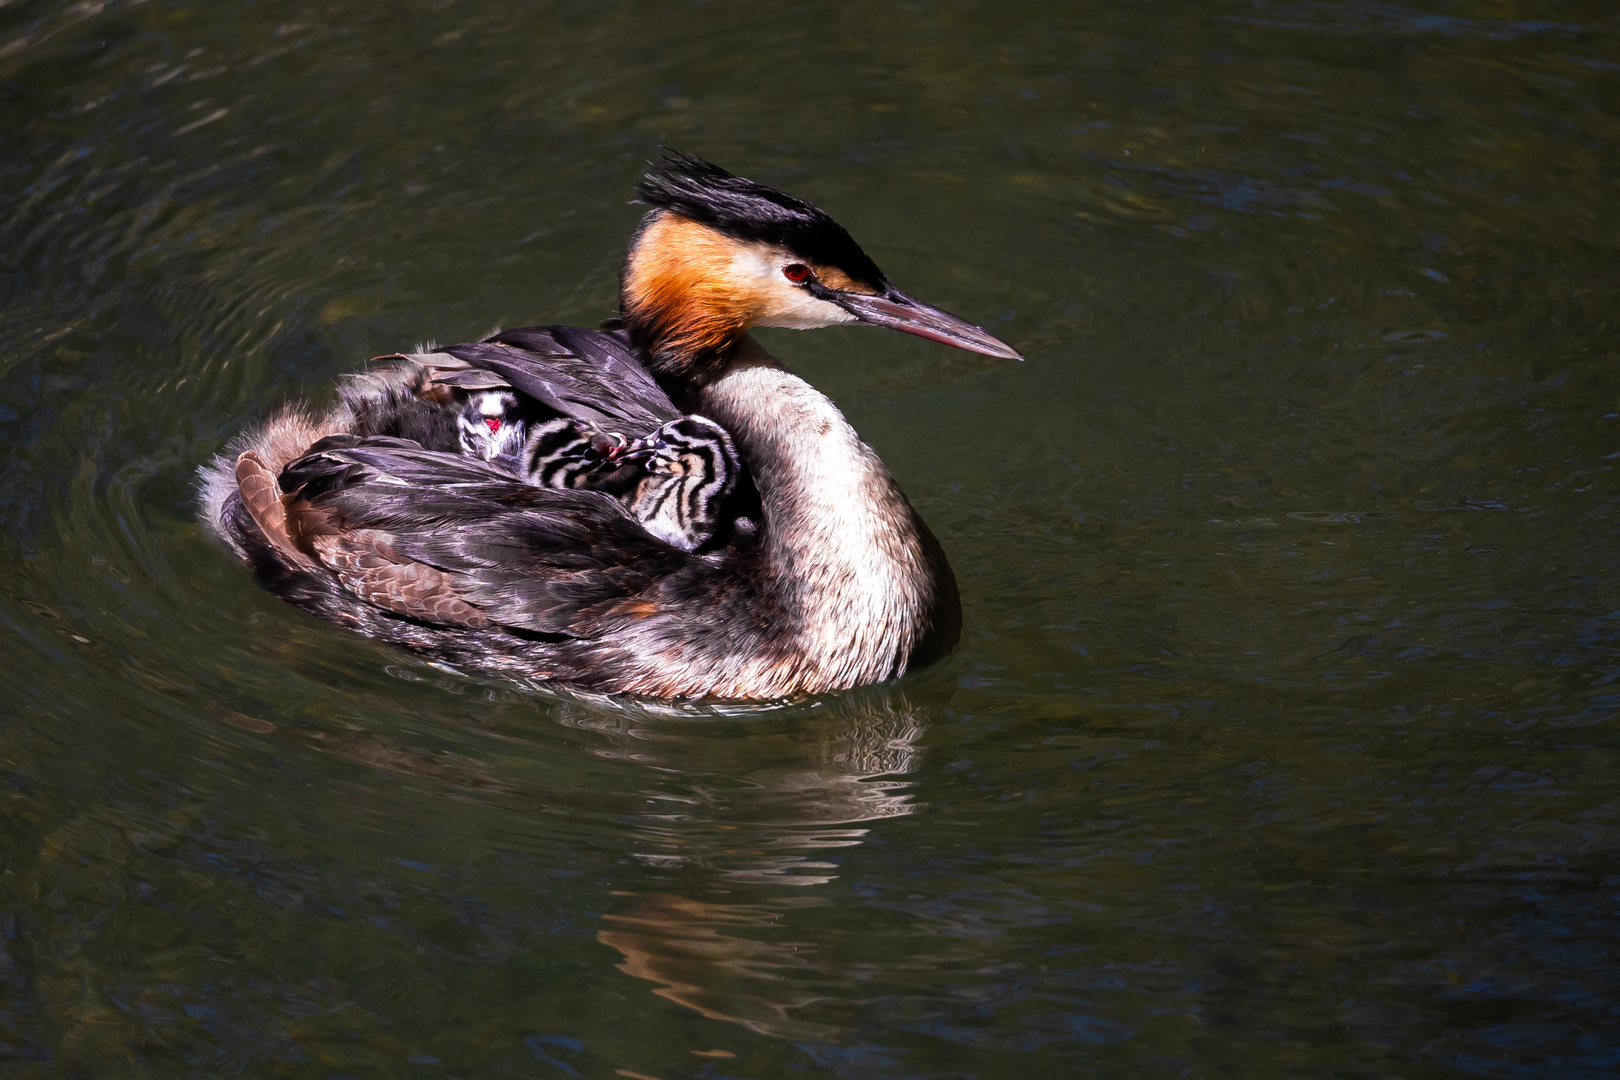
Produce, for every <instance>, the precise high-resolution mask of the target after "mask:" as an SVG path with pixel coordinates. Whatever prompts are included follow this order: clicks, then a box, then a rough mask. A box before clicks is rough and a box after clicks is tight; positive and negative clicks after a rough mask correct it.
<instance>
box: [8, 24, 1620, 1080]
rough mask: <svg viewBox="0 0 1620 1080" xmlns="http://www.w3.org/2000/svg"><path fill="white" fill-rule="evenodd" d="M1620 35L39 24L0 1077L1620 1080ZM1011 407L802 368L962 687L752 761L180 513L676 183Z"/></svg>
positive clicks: (1354, 27) (768, 747)
mask: <svg viewBox="0 0 1620 1080" xmlns="http://www.w3.org/2000/svg"><path fill="white" fill-rule="evenodd" d="M1617 103H1620V17H1617V16H1616V14H1614V12H1613V6H1612V5H1611V4H1609V3H1606V2H1598V0H1563V2H1558V0H1546V2H1532V0H1525V2H1515V0H1475V2H1462V0H1459V2H1449V3H1448V2H1445V0H1429V2H1423V3H1413V4H1396V3H1373V2H1361V0H1344V2H1328V0H1258V2H1249V0H1243V2H1237V0H1230V2H1212V3H1205V4H1180V3H1169V2H1159V3H1151V2H1150V3H1142V2H1136V3H1132V2H1127V0H1096V2H1088V3H1071V4H1054V3H1048V4H1031V3H1002V4H997V5H978V4H964V3H936V4H927V5H913V6H904V5H889V4H865V3H848V2H846V3H838V4H831V3H797V4H787V3H770V2H765V3H756V4H748V5H723V4H714V3H709V4H665V5H631V4H613V3H593V4H523V5H518V4H510V3H491V2H484V0H463V2H459V3H454V2H431V3H430V2H414V3H412V2H408V3H394V4H387V5H382V4H367V3H360V2H355V0H335V2H332V3H327V4H323V5H319V6H314V5H305V4H298V3H243V2H224V3H217V4H211V5H200V4H191V3H185V2H181V0H147V2H120V0H109V2H99V0H96V2H82V3H73V4H67V3H61V2H55V3H45V2H29V0H10V2H0V252H3V253H4V257H3V258H0V476H3V481H4V482H3V485H0V523H3V524H0V560H3V565H4V567H5V575H4V577H5V587H4V588H3V589H0V643H3V646H4V656H5V658H6V663H5V665H4V667H3V669H0V720H3V723H0V767H3V775H0V779H3V784H0V792H3V793H4V799H5V801H4V813H3V814H0V864H3V868H4V872H3V874H0V944H3V946H4V952H3V954H0V1072H4V1073H5V1074H6V1075H8V1076H18V1077H45V1076H52V1077H54V1076H87V1077H88V1076H97V1077H125V1076H128V1077H138V1076H153V1075H158V1076H198V1077H202V1076H218V1075H224V1074H233V1073H240V1074H243V1075H248V1076H295V1077H331V1076H356V1077H361V1076H363V1077H372V1078H380V1077H438V1076H443V1077H455V1076H460V1077H474V1076H476V1077H481V1078H482V1077H499V1076H537V1075H539V1076H579V1077H589V1078H591V1080H596V1078H607V1077H614V1076H630V1077H637V1076H653V1077H660V1078H665V1077H668V1078H674V1077H771V1076H787V1075H839V1076H849V1077H874V1078H888V1077H896V1078H898V1077H913V1076H939V1077H946V1076H950V1077H958V1076H976V1077H1012V1076H1018V1077H1024V1076H1029V1077H1057V1076H1069V1075H1077V1074H1079V1075H1099V1076H1133V1077H1134V1076H1143V1077H1172V1076H1175V1077H1182V1076H1198V1077H1211V1076H1242V1077H1269V1076H1290V1077H1292V1076H1346V1077H1348V1076H1368V1077H1371V1076H1402V1077H1407V1076H1410V1077H1476V1076H1483V1077H1531V1076H1546V1077H1598V1076H1609V1075H1613V1074H1614V1072H1615V1071H1617V1070H1620V1031H1617V1030H1616V1017H1617V1015H1620V991H1617V990H1616V987H1617V985H1620V962H1617V958H1616V954H1615V947H1614V942H1615V940H1616V931H1617V928H1620V910H1617V898H1620V761H1617V757H1616V750H1617V747H1620V734H1617V730H1616V713H1617V709H1620V584H1617V571H1620V548H1617V544H1616V541H1615V531H1616V512H1617V509H1620V484H1617V482H1616V474H1615V471H1614V469H1615V465H1616V462H1617V460H1620V363H1617V353H1620V329H1617V325H1616V321H1615V320H1616V316H1615V312H1616V311H1617V310H1620V303H1617V300H1620V297H1617V285H1616V281H1617V279H1616V276H1615V269H1616V266H1617V259H1616V256H1617V248H1620V210H1617V206H1620V198H1617V195H1620V190H1617V180H1620V151H1617V149H1616V148H1617V147H1620V109H1617ZM660 143H667V144H670V145H674V146H678V147H681V148H683V149H688V150H692V151H695V152H699V153H702V154H704V155H706V156H708V157H711V158H713V159H714V160H716V161H718V162H720V163H722V164H724V165H727V166H729V167H731V168H733V169H736V170H738V171H740V172H743V173H745V174H747V175H750V176H754V177H756V178H758V179H761V180H765V181H768V182H772V183H775V184H778V185H780V186H783V187H786V188H788V189H790V190H792V191H794V192H795V193H797V194H800V195H803V196H805V197H808V198H811V199H814V200H816V201H818V202H819V203H821V204H822V205H823V206H825V207H826V208H827V209H828V210H829V211H831V212H832V213H833V214H834V215H835V216H836V217H838V218H839V220H840V221H842V222H843V223H844V224H845V225H847V226H848V227H849V228H850V230H851V231H852V232H853V233H854V234H855V235H856V237H857V238H859V239H860V240H861V242H862V243H863V244H864V246H865V247H866V248H867V250H868V251H869V252H870V253H871V254H872V255H873V256H874V258H875V259H876V260H877V261H878V263H879V264H880V265H881V266H883V267H884V269H885V270H886V271H887V272H888V273H889V274H890V276H891V277H892V278H893V279H894V280H895V281H896V282H897V283H898V284H899V285H900V286H901V287H903V288H905V289H907V290H908V291H911V292H913V293H915V294H916V295H918V296H920V297H922V298H924V299H927V300H929V301H932V302H934V303H938V304H940V305H942V306H944V307H946V308H948V309H950V310H953V311H958V312H960V313H962V314H964V315H966V316H968V317H969V318H971V319H973V320H975V321H979V322H982V323H983V324H984V325H985V326H987V327H988V328H990V329H991V330H992V332H994V333H996V334H997V335H999V336H1001V337H1003V338H1005V339H1007V340H1009V341H1011V342H1013V343H1014V344H1016V345H1017V346H1019V347H1020V348H1022V349H1023V350H1024V351H1025V352H1026V354H1027V355H1028V357H1029V360H1028V362H1027V363H1025V364H1022V365H1013V364H998V363H995V362H992V361H987V360H985V359H984V358H981V357H974V356H970V355H968V354H965V353H956V352H949V351H947V350H944V349H941V348H939V347H937V346H932V345H929V344H928V343H925V342H921V341H918V340H914V339H906V338H902V337H900V336H898V335H894V334H882V333H879V332H877V331H870V330H866V331H863V330H856V329H839V330H828V331H824V332H820V333H816V334H794V333H791V332H785V331H773V332H768V333H767V335H766V343H767V345H768V346H769V347H770V348H772V349H773V350H774V351H776V352H777V353H778V354H779V355H781V356H782V357H783V358H784V359H785V360H786V361H787V362H788V363H789V364H790V365H791V366H792V367H793V368H794V369H795V370H796V371H798V372H800V373H802V374H804V375H805V376H806V377H807V378H809V379H810V380H812V381H813V382H814V383H816V385H817V386H819V387H821V388H822V389H824V390H825V391H826V392H827V393H829V394H830V395H831V396H832V397H833V398H834V399H835V400H836V401H837V402H838V403H839V405H840V406H841V407H842V408H843V409H844V410H845V411H846V413H847V414H848V415H849V417H850V419H851V420H852V421H853V422H854V424H855V425H856V427H857V428H858V429H859V430H860V431H861V432H862V434H863V436H864V437H865V438H866V439H867V440H868V441H869V442H871V444H872V445H873V446H874V447H875V448H876V449H877V450H878V451H879V453H881V454H882V455H883V457H884V459H885V460H886V461H887V462H888V463H889V465H890V467H891V468H892V469H893V471H894V472H895V474H896V475H897V476H898V477H899V479H900V481H901V483H902V485H903V486H904V487H905V488H906V490H907V491H908V493H909V494H910V495H911V497H912V499H913V501H914V502H915V503H916V504H917V505H918V506H919V508H920V509H921V510H922V512H923V513H924V515H925V516H926V517H927V519H928V520H929V522H930V523H931V525H932V526H933V528H934V530H935V532H936V533H938V534H939V536H940V538H941V540H942V542H943V543H944V545H945V547H946V549H947V551H948V552H949V554H950V557H951V560H952V563H953V565H954V567H955V569H956V573H957V576H958V578H959V579H960V581H961V584H962V588H963V594H964V604H965V607H966V615H967V633H966V638H965V640H964V643H963V645H962V647H961V648H960V649H959V650H958V651H957V652H956V654H955V655H954V656H952V657H951V658H950V659H949V660H948V661H946V662H944V663H942V664H940V665H938V666H936V667H934V668H932V669H930V670H928V671H925V672H922V673H920V674H917V675H915V676H913V677H911V678H908V679H907V680H905V681H904V682H902V683H900V684H898V685H891V686H883V687H874V688H868V689H864V690H861V691H858V692H854V693H851V694H847V695H840V696H836V697H833V698H828V699H821V700H816V701H813V702H806V703H802V704H799V705H794V706H791V707H787V708H782V709H776V710H770V711H765V712H750V713H742V714H730V713H725V712H719V711H715V710H704V709H696V708H680V709H653V708H647V707H638V706H632V705H629V704H626V703H622V702H613V701H607V700H575V699H569V698H558V697H556V696H549V695H539V694H535V693H531V692H527V691H523V690H519V689H517V688H513V687H508V686H503V685H500V684H494V683H487V682H481V681H476V680H470V679H466V678H462V677H460V676H458V675H455V674H454V673H450V672H446V671H442V670H438V669H435V668H433V667H431V666H428V665H426V664H424V663H422V662H420V661H419V660H416V659H413V658H412V657H409V656H406V655H403V654H399V653H396V652H392V651H390V650H388V649H384V648H381V647H378V646H376V645H373V644H372V643H370V642H368V641H365V640H363V639H359V638H356V637H354V636H351V635H348V634H346V633H345V632H343V631H342V630H340V629H338V628H335V627H332V626H329V625H325V624H323V623H319V622H317V621H315V620H313V619H310V618H308V617H306V616H304V615H302V614H300V613H299V612H297V611H295V610H294V609H292V608H290V607H288V606H286V605H283V604H281V603H280V602H278V601H276V600H275V599H273V598H271V597H270V596H268V595H266V594H264V593H262V592H260V591H258V590H257V589H256V588H255V587H254V586H253V585H252V583H251V581H250V579H249V577H248V575H247V574H246V573H245V572H244V570H243V569H242V568H241V567H239V566H238V565H236V564H235V563H234V562H233V561H232V559H231V558H230V557H229V556H228V555H227V554H226V553H224V552H222V551H221V550H220V549H219V548H218V547H217V546H216V545H214V544H213V543H211V542H210V541H209V540H208V538H207V537H206V536H205V535H204V533H203V532H202V530H201V528H200V526H199V525H198V524H197V521H196V512H195V503H194V494H193V490H192V482H193V481H192V477H193V475H194V473H195V470H196V469H197V467H198V466H199V465H200V464H202V463H203V462H204V461H206V460H207V459H208V458H209V457H210V456H211V455H212V454H214V453H216V452H218V451H219V450H221V449H222V448H223V447H224V445H225V444H226V443H227V442H228V440H229V439H230V437H231V436H232V435H233V434H234V433H235V432H237V431H238V430H240V429H241V428H242V427H243V426H244V425H247V424H250V423H253V422H255V421H257V420H259V419H261V418H263V417H264V416H265V415H267V414H268V413H269V412H270V411H271V410H272V409H274V408H275V407H276V406H277V405H279V404H280V403H281V402H283V401H286V400H289V399H293V398H298V397H303V396H309V397H312V398H314V399H316V400H318V401H321V400H325V399H326V397H327V395H329V394H330V387H331V385H332V382H333V380H334V379H335V378H336V377H337V376H338V375H339V374H341V373H343V372H345V371H350V370H353V369H354V368H355V367H356V365H357V364H358V363H359V362H360V361H362V360H363V359H364V358H365V357H367V356H369V355H373V354H378V353H384V352H391V351H394V350H396V349H399V348H400V347H402V346H410V345H412V344H414V343H415V342H418V341H423V340H427V339H436V340H438V341H458V340H466V339H468V338H471V337H474V336H477V335H480V334H483V333H484V332H486V331H488V330H489V329H490V328H491V327H492V326H496V325H501V326H513V325H522V324H526V323H537V322H572V323H580V324H586V325H590V324H594V323H595V322H596V321H597V320H599V319H601V318H603V317H604V316H607V315H609V314H611V313H612V309H613V305H614V302H615V291H616V274H617V269H618V262H619V258H620V254H621V252H622V248H623V244H624V241H625V239H626V238H627V236H628V233H629V230H630V229H631V228H632V227H633V225H634V222H635V221H636V219H637V209H636V208H635V207H632V206H629V205H627V202H626V200H627V198H628V194H629V191H630V189H631V186H632V185H633V183H634V181H635V179H636V177H637V176H638V175H639V173H640V171H641V169H642V168H643V167H644V163H645V162H646V160H647V159H648V158H649V157H650V156H652V155H654V154H656V152H657V150H656V148H657V146H658V145H659V144H660Z"/></svg>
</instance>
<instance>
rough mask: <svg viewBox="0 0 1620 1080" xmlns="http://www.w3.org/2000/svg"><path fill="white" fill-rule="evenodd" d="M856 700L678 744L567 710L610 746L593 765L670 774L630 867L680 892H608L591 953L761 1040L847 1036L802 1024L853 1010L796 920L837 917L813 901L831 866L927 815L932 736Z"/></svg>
mask: <svg viewBox="0 0 1620 1080" xmlns="http://www.w3.org/2000/svg"><path fill="white" fill-rule="evenodd" d="M859 698H860V699H859V700H856V699H855V698H854V697H853V696H852V698H851V699H849V700H847V701H846V702H844V703H841V704H839V705H837V706H833V707H832V708H830V709H829V710H828V711H829V713H830V715H826V716H817V717H815V718H814V719H804V720H800V721H798V726H796V728H795V729H794V731H793V732H792V733H783V732H778V733H773V734H770V735H765V734H763V733H762V735H761V737H760V738H758V739H756V738H751V737H750V738H742V739H711V738H703V737H701V735H697V736H696V737H691V738H687V737H681V736H675V737H673V738H671V737H670V735H669V725H668V724H659V725H657V730H656V731H654V730H652V729H650V728H649V727H647V726H645V725H644V724H643V723H641V722H638V721H637V720H636V719H635V718H632V717H627V716H625V715H624V714H622V713H620V714H617V715H604V713H602V712H599V711H595V710H589V711H587V710H584V709H580V710H577V711H574V710H570V715H568V716H566V717H565V718H564V722H565V723H568V724H571V725H573V726H578V727H589V728H593V729H595V730H597V731H599V732H603V733H605V734H608V735H610V736H611V740H610V741H611V743H612V745H611V746H608V747H603V748H601V749H600V750H599V751H598V752H599V753H603V754H606V755H610V756H623V757H630V758H633V759H634V760H636V761H638V762H640V763H642V764H644V765H646V766H649V767H650V768H652V769H655V770H657V771H658V773H659V774H660V777H661V782H660V783H659V786H658V788H657V789H656V790H655V791H649V792H648V793H647V797H648V799H649V800H650V802H651V805H648V806H647V808H646V811H645V812H644V813H642V814H639V815H638V816H639V817H640V821H639V822H638V827H636V828H635V830H634V832H633V834H632V836H631V840H632V844H633V846H632V849H631V854H633V855H634V857H635V859H636V860H637V861H638V862H639V863H640V864H641V865H642V866H644V867H647V868H649V869H653V870H654V871H655V872H671V871H673V872H675V873H676V874H679V875H680V877H679V880H680V882H681V885H682V887H681V890H680V891H679V892H675V891H672V890H669V889H660V890H656V891H650V890H646V889H617V890H614V891H613V893H612V896H613V898H614V902H613V903H612V905H611V909H610V910H609V911H608V913H607V914H605V915H604V917H603V922H604V923H605V924H606V925H605V926H604V928H603V929H602V930H600V931H599V932H598V933H597V940H598V941H600V942H601V943H602V944H604V945H609V946H611V947H612V948H614V949H615V950H617V951H618V952H619V954H620V955H621V956H622V957H623V959H622V961H621V962H620V963H619V964H618V965H617V966H618V968H619V970H620V971H623V972H624V973H625V974H627V975H632V976H634V977H635V978H638V979H645V980H646V981H648V982H650V983H655V984H656V985H657V989H656V990H654V991H653V993H655V994H657V995H658V996H659V997H662V998H665V999H667V1000H669V1001H672V1002H675V1003H676V1004H678V1005H682V1006H685V1007H686V1008H689V1009H692V1010H693V1011H695V1012H697V1013H700V1014H701V1015H703V1016H705V1017H708V1018H710V1019H713V1020H726V1021H730V1022H732V1023H735V1024H740V1025H742V1026H743V1027H746V1028H748V1029H750V1030H752V1031H755V1032H758V1033H760V1034H763V1035H771V1036H776V1037H779V1038H787V1039H793V1040H806V1039H809V1040H828V1039H831V1038H834V1037H835V1036H836V1035H837V1033H838V1032H837V1029H836V1028H834V1027H832V1026H829V1025H827V1024H824V1023H816V1022H814V1021H811V1020H809V1019H805V1018H803V1017H800V1016H798V1015H796V1014H797V1013H798V1012H799V1011H800V1010H803V1009H804V1008H805V1007H806V1006H809V1005H812V1004H813V1003H815V1002H817V1001H821V1000H824V999H827V998H839V997H843V996H845V993H846V990H847V986H848V978H847V975H846V974H845V973H844V972H843V971H842V970H841V968H840V967H839V966H838V965H837V964H835V963H834V962H832V961H831V960H829V959H822V958H818V957H817V956H816V954H815V952H814V948H813V946H810V945H807V944H806V943H805V942H803V941H801V940H797V935H795V934H794V932H793V930H792V928H791V922H792V919H791V915H792V913H793V912H795V911H802V910H804V909H807V908H814V907H820V906H823V905H825V904H827V903H829V902H830V901H829V900H827V899H824V898H822V897H820V896H817V895H816V894H815V891H814V890H815V887H816V886H823V885H826V884H827V883H829V882H831V881H833V880H834V879H835V878H836V877H837V876H838V864H837V863H836V862H833V861H830V860H829V858H828V857H827V855H828V853H829V852H832V851H834V850H836V849H839V848H850V847H854V846H856V845H859V844H860V843H862V841H863V839H864V838H865V837H866V835H867V834H868V832H869V831H870V828H871V823H873V822H877V821H881V820H883V819H885V818H894V817H900V816H903V815H906V814H910V813H912V812H913V811H914V810H915V809H916V808H917V804H916V803H915V802H913V801H911V798H910V796H909V795H908V793H907V788H908V786H909V781H908V779H907V777H908V776H909V774H910V773H911V772H912V770H913V768H914V767H915V765H916V762H917V759H918V757H919V754H920V751H919V750H918V748H917V746H916V742H917V739H918V737H919V736H920V735H921V734H922V731H923V725H922V722H921V719H920V714H919V713H918V712H917V711H916V710H915V709H913V708H912V706H911V705H910V703H909V702H908V701H906V699H905V697H904V696H903V695H901V694H896V693H892V692H891V693H888V694H880V693H874V692H868V693H866V694H863V695H860V696H859ZM677 778H678V780H677V783H674V784H672V783H670V781H671V780H676V779H677ZM773 886H774V887H777V888H782V889H785V891H782V892H777V891H776V889H772V888H771V887H773ZM767 890H769V891H767ZM801 890H802V891H801Z"/></svg>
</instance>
